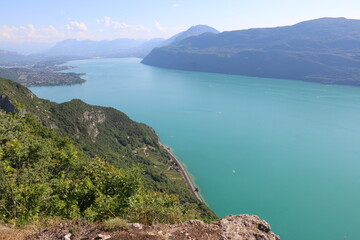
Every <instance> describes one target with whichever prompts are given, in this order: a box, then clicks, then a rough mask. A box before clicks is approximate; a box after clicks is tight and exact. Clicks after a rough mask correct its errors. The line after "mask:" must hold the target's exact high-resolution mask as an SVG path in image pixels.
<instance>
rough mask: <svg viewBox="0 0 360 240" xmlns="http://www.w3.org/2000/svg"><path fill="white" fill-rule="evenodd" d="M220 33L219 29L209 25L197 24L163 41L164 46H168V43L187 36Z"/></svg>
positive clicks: (176, 41) (178, 40)
mask: <svg viewBox="0 0 360 240" xmlns="http://www.w3.org/2000/svg"><path fill="white" fill-rule="evenodd" d="M207 32H208V33H219V31H218V30H216V29H215V28H212V27H209V26H207V25H196V26H192V27H190V28H189V29H188V30H186V31H184V32H181V33H178V34H176V35H174V36H172V37H171V38H169V39H167V40H165V41H164V42H163V43H162V46H166V45H170V44H173V43H178V42H180V41H182V40H184V39H185V38H188V37H193V36H199V35H201V34H203V33H207Z"/></svg>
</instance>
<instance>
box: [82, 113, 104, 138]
mask: <svg viewBox="0 0 360 240" xmlns="http://www.w3.org/2000/svg"><path fill="white" fill-rule="evenodd" d="M83 120H84V121H86V122H88V123H89V124H88V127H87V133H88V134H89V136H90V138H91V141H92V142H94V143H95V141H96V137H97V136H98V135H99V133H100V132H99V130H98V128H97V127H96V125H97V124H101V123H103V122H105V120H106V116H105V113H104V112H103V111H85V112H84V114H83Z"/></svg>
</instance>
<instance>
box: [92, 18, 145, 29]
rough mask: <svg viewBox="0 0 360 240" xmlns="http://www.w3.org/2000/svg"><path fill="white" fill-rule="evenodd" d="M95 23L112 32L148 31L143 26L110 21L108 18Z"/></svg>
mask: <svg viewBox="0 0 360 240" xmlns="http://www.w3.org/2000/svg"><path fill="white" fill-rule="evenodd" d="M96 22H97V23H99V24H103V25H104V26H105V27H107V28H112V29H114V30H130V31H150V29H148V28H146V27H145V26H143V25H133V24H127V23H122V22H116V21H111V18H110V17H109V16H104V17H103V18H102V19H98V20H96Z"/></svg>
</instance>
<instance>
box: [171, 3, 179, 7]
mask: <svg viewBox="0 0 360 240" xmlns="http://www.w3.org/2000/svg"><path fill="white" fill-rule="evenodd" d="M172 6H173V7H180V6H181V5H180V4H177V3H174V4H173V5H172Z"/></svg>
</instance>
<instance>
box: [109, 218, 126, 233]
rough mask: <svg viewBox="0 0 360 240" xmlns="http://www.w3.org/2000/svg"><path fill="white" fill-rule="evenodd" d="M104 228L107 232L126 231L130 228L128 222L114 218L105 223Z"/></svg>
mask: <svg viewBox="0 0 360 240" xmlns="http://www.w3.org/2000/svg"><path fill="white" fill-rule="evenodd" d="M103 227H104V229H105V230H107V231H116V230H126V229H128V228H129V226H128V222H127V221H126V220H125V219H121V218H112V219H108V220H105V221H104V222H103Z"/></svg>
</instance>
